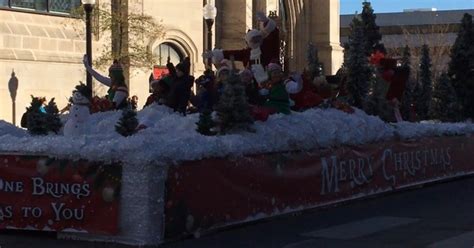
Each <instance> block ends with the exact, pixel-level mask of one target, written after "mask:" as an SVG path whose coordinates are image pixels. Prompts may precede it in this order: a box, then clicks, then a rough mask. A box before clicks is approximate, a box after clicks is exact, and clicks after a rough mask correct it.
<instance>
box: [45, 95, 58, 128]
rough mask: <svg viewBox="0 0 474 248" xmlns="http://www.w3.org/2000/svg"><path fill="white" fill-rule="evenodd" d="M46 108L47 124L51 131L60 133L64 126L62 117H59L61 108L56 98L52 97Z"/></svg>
mask: <svg viewBox="0 0 474 248" xmlns="http://www.w3.org/2000/svg"><path fill="white" fill-rule="evenodd" d="M45 110H46V125H47V127H48V129H49V131H51V132H54V133H56V134H57V133H58V132H59V130H60V129H61V127H62V123H61V119H60V118H59V110H58V106H57V105H56V102H54V98H52V99H51V100H50V101H49V103H48V105H47V106H46V107H45Z"/></svg>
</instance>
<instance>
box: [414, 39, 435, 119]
mask: <svg viewBox="0 0 474 248" xmlns="http://www.w3.org/2000/svg"><path fill="white" fill-rule="evenodd" d="M431 77H432V73H431V58H430V49H429V48H428V45H426V44H425V45H423V47H422V48H421V61H420V82H419V87H420V89H421V92H419V93H420V95H419V96H417V104H416V111H417V114H418V116H419V118H420V119H421V120H424V119H427V118H428V117H429V112H430V104H431V96H432V93H433V81H432V79H431Z"/></svg>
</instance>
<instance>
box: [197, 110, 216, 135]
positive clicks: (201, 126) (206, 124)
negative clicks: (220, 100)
mask: <svg viewBox="0 0 474 248" xmlns="http://www.w3.org/2000/svg"><path fill="white" fill-rule="evenodd" d="M196 125H197V129H196V131H197V132H198V133H200V134H202V135H207V136H210V135H215V132H213V131H211V129H212V128H213V127H215V126H216V123H215V122H214V121H213V120H212V112H211V111H210V110H208V109H206V110H204V111H202V112H201V113H200V114H199V121H198V122H196Z"/></svg>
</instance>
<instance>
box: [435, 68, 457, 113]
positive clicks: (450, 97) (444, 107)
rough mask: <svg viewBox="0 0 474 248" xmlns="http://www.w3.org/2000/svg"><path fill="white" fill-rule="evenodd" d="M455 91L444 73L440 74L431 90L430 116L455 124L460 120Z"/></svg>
mask: <svg viewBox="0 0 474 248" xmlns="http://www.w3.org/2000/svg"><path fill="white" fill-rule="evenodd" d="M460 110H461V109H460V106H459V104H458V99H457V97H456V91H455V89H454V87H453V86H452V84H451V81H450V78H449V76H448V75H447V74H446V73H443V74H441V76H440V78H439V79H438V82H437V83H436V85H435V87H434V90H433V98H432V102H431V112H430V115H431V117H432V118H434V119H438V120H440V121H443V122H456V121H459V120H460V119H461V118H460V117H461V116H460V112H461V111H460Z"/></svg>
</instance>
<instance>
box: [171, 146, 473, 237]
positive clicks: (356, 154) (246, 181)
mask: <svg viewBox="0 0 474 248" xmlns="http://www.w3.org/2000/svg"><path fill="white" fill-rule="evenodd" d="M473 153H474V138H472V137H441V138H426V139H422V140H418V141H416V142H396V141H392V142H385V143H380V144H372V145H364V146H360V147H340V148H337V149H330V150H324V151H315V152H292V153H278V154H266V155H258V156H249V157H243V158H234V159H230V158H229V159H206V160H202V161H194V162H188V163H185V164H183V165H181V166H172V167H171V168H170V169H169V172H168V181H167V186H166V189H167V191H166V192H167V195H166V200H167V202H166V209H165V214H166V220H165V221H166V224H165V227H166V230H165V235H166V237H167V238H174V237H177V236H181V235H184V234H187V233H192V232H195V231H196V230H206V229H213V228H217V227H222V226H226V225H230V224H232V223H239V222H246V221H251V220H255V219H261V218H265V217H269V216H275V215H278V214H282V213H288V212H292V211H297V210H303V209H309V208H314V207H317V206H322V205H328V204H332V203H335V202H339V201H346V200H349V199H355V198H360V197H364V196H368V195H374V194H378V193H381V192H387V191H392V190H395V189H400V188H404V187H409V186H413V185H417V184H423V183H426V182H430V181H436V180H441V179H446V178H450V177H455V176H459V175H466V174H471V173H474V165H473V164H472V163H471V161H470V158H471V154H473Z"/></svg>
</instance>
